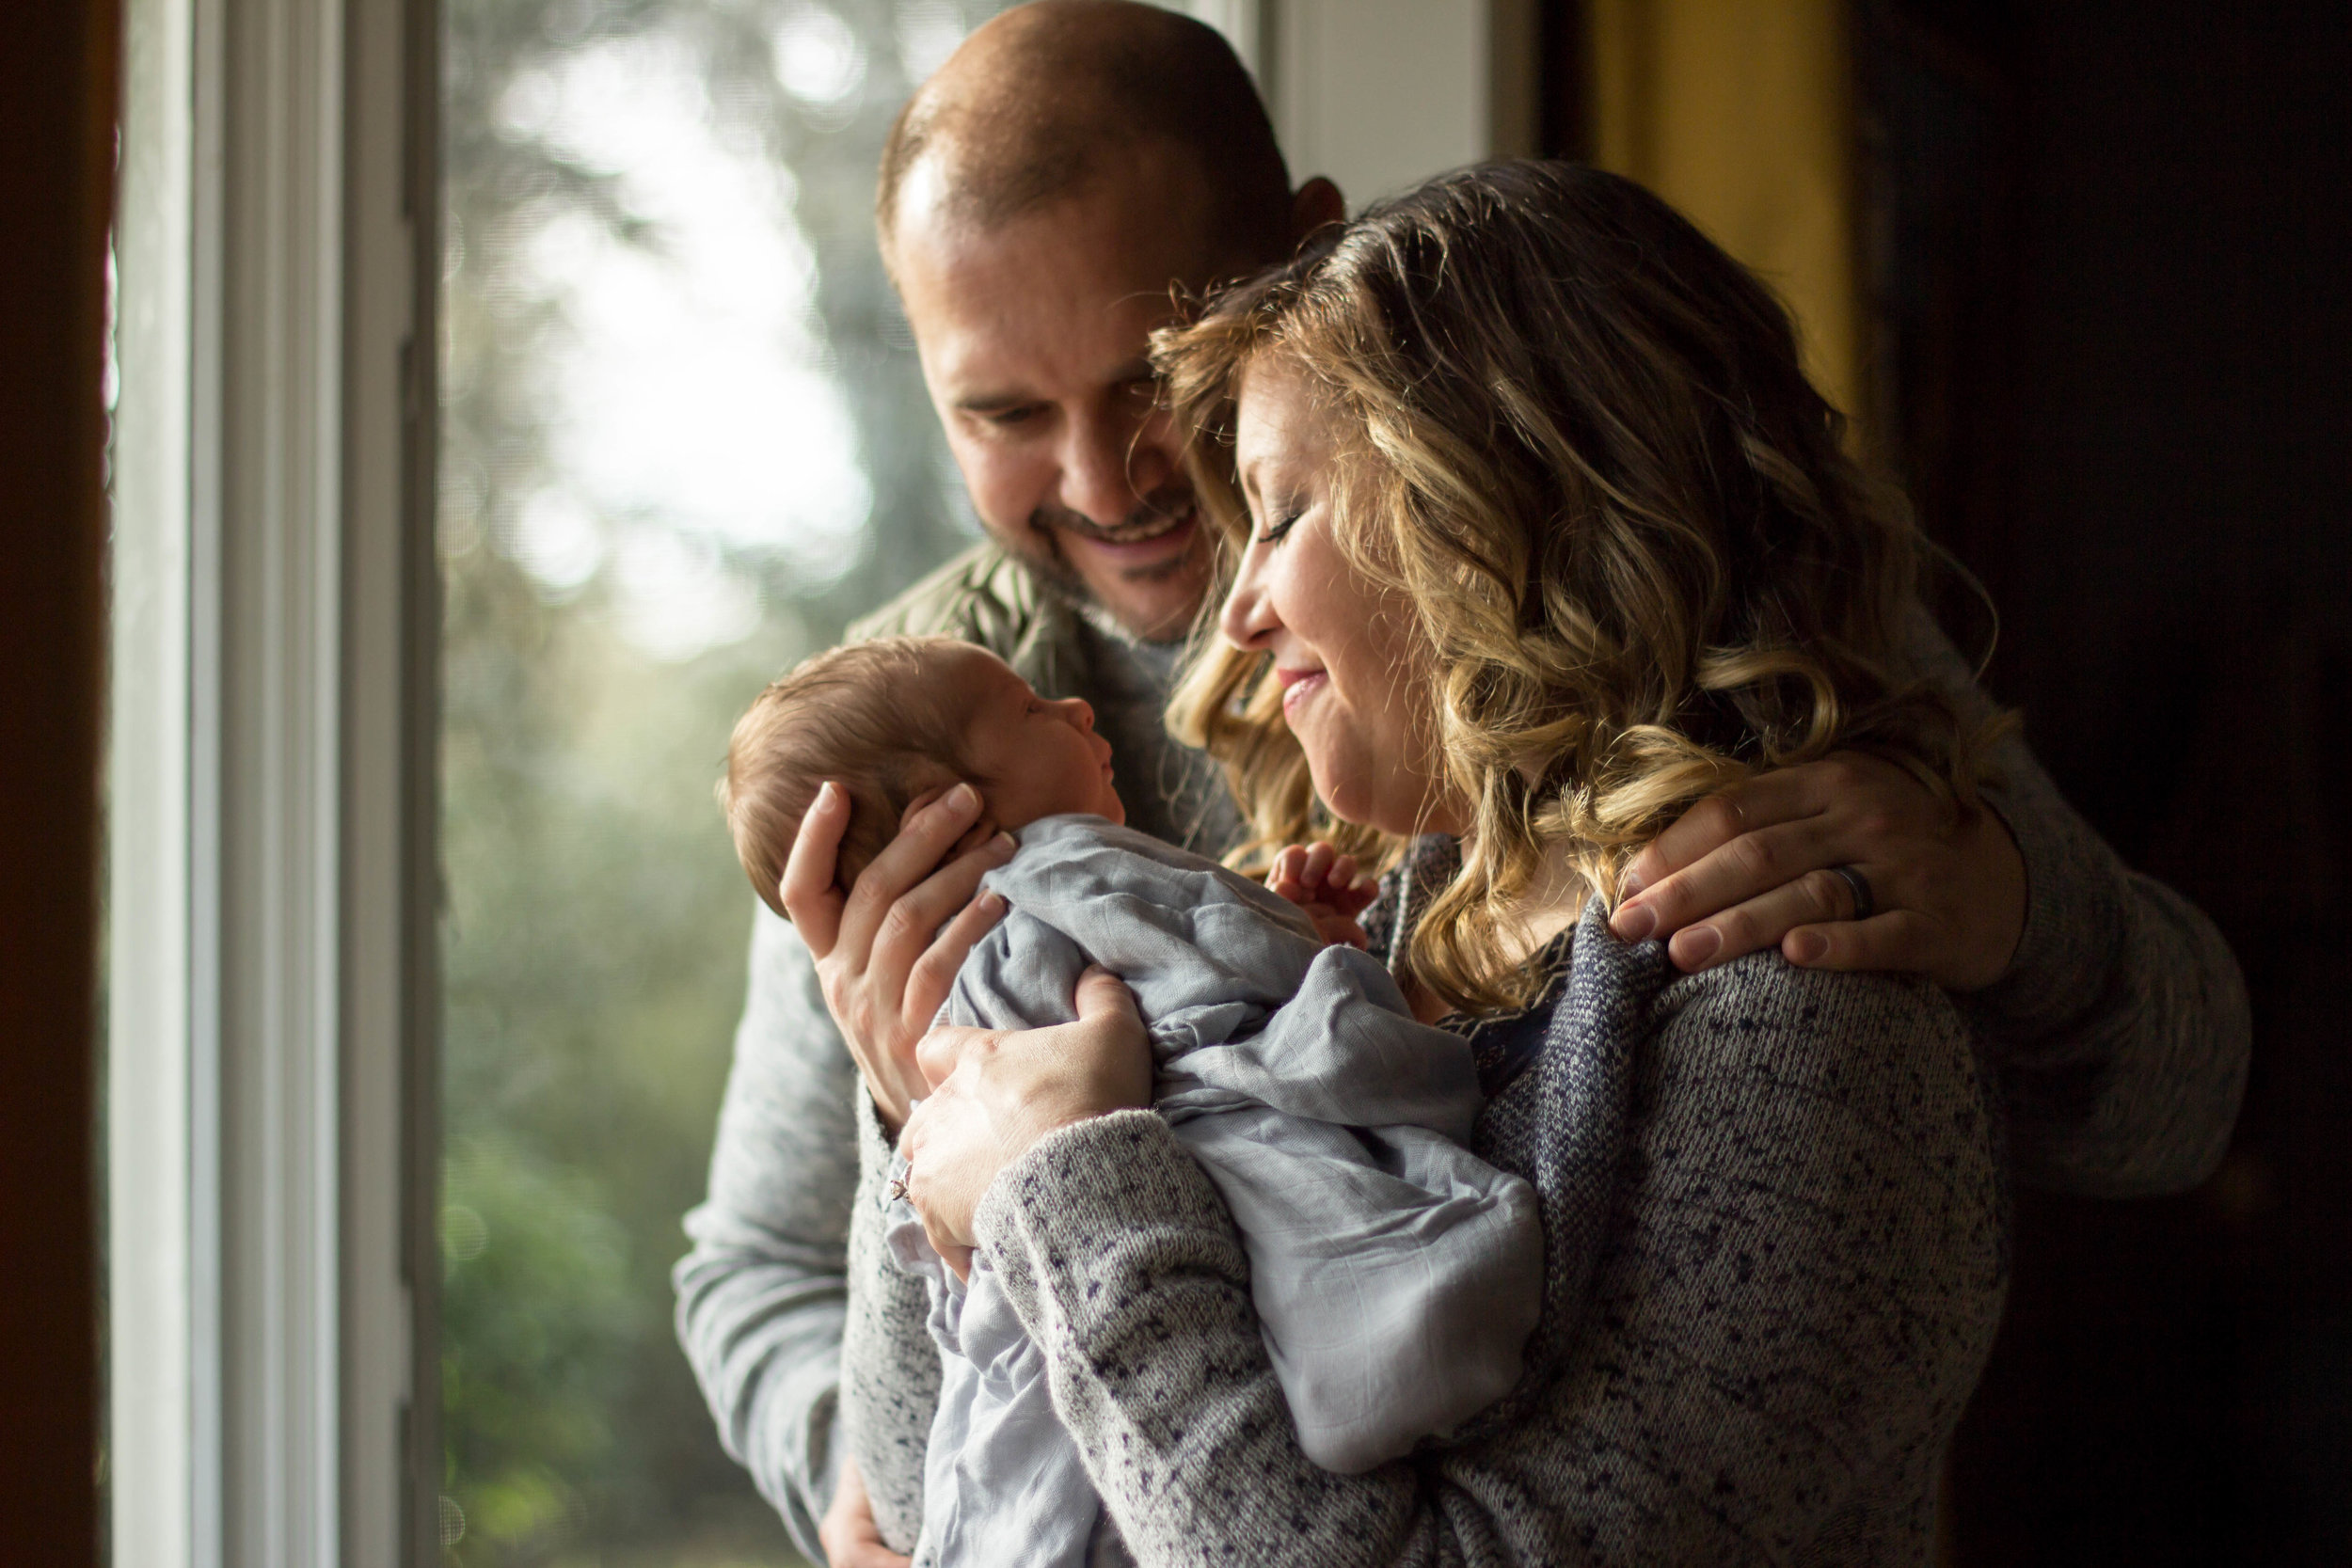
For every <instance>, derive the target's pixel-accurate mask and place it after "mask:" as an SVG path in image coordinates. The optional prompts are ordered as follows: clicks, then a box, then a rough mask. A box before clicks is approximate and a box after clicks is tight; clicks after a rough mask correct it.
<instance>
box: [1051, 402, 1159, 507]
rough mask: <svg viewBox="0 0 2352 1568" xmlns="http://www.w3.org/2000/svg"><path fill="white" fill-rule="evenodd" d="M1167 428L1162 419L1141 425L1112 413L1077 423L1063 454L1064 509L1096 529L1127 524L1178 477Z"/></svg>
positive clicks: (1144, 421) (1062, 492)
mask: <svg viewBox="0 0 2352 1568" xmlns="http://www.w3.org/2000/svg"><path fill="white" fill-rule="evenodd" d="M1168 428H1169V421H1168V419H1167V418H1166V417H1165V416H1163V415H1159V414H1153V415H1152V416H1150V417H1148V418H1146V419H1144V420H1140V421H1138V420H1133V419H1121V418H1117V417H1114V416H1113V415H1111V414H1107V413H1105V414H1098V415H1096V416H1095V417H1093V418H1091V419H1087V420H1072V421H1071V423H1070V427H1069V436H1068V437H1067V440H1066V443H1065V445H1064V448H1063V451H1062V464H1061V496H1060V500H1061V504H1062V505H1064V506H1066V507H1068V508H1069V509H1070V510H1071V511H1073V512H1075V513H1077V514H1078V515H1081V516H1083V517H1085V518H1086V519H1087V520H1088V521H1089V522H1091V523H1093V524H1094V525H1095V526H1096V527H1097V528H1118V527H1120V525H1122V524H1124V523H1126V522H1127V521H1128V520H1129V519H1131V518H1132V517H1134V515H1136V511H1137V509H1138V508H1140V507H1141V506H1142V505H1143V503H1144V501H1145V500H1146V499H1149V498H1150V496H1151V495H1152V492H1153V491H1154V490H1157V489H1158V488H1160V486H1162V485H1163V484H1166V483H1168V476H1169V475H1170V474H1171V473H1173V472H1174V471H1175V460H1174V457H1173V454H1171V453H1170V452H1169V451H1168V441H1167V440H1166V439H1165V437H1166V436H1167V434H1168Z"/></svg>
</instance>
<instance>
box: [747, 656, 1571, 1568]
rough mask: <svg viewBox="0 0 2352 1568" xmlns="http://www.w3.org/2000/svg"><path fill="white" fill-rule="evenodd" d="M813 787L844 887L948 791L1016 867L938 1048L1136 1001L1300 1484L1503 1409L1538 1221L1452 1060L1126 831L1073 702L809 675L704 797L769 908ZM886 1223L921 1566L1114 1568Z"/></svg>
mask: <svg viewBox="0 0 2352 1568" xmlns="http://www.w3.org/2000/svg"><path fill="white" fill-rule="evenodd" d="M828 779H831V780H833V781H834V782H835V783H837V784H841V785H842V786H843V787H844V788H845V789H846V790H847V791H848V793H849V795H850V800H851V806H852V809H851V816H850V828H849V831H848V833H847V834H846V836H845V837H844V840H843V845H842V853H841V861H840V865H841V871H840V878H841V880H842V881H843V882H844V883H845V884H847V883H849V882H850V881H853V880H854V879H855V876H856V872H857V870H858V869H860V868H862V867H863V865H864V864H865V863H866V861H868V860H870V859H871V858H872V856H873V855H874V854H875V853H877V852H878V851H879V850H880V849H881V848H882V846H883V845H884V844H886V843H887V842H888V841H889V837H890V835H891V834H892V833H893V832H895V831H896V830H897V827H898V822H899V820H900V817H901V816H902V814H903V813H904V812H905V810H906V808H907V807H908V805H909V804H911V803H912V802H913V801H914V800H917V799H919V798H920V797H921V796H922V795H923V794H925V793H926V792H928V791H930V790H932V789H935V788H938V787H939V786H941V785H944V784H951V783H953V782H954V781H956V780H958V779H964V780H969V781H970V782H971V783H972V784H974V785H975V786H976V787H977V789H978V790H979V791H980V794H981V796H982V798H983V800H985V801H986V803H987V806H988V810H989V812H990V815H991V816H993V818H994V820H995V821H996V822H997V824H998V825H999V826H1000V827H1002V828H1004V829H1005V830H1007V831H1008V832H1011V833H1013V834H1014V836H1015V837H1016V838H1017V840H1018V841H1019V845H1020V847H1019V850H1018V852H1016V853H1015V854H1014V856H1013V858H1012V859H1011V861H1010V862H1009V863H1007V864H1005V865H1003V866H1001V867H999V868H998V869H996V870H995V871H993V872H991V873H989V875H988V877H987V878H986V879H985V881H984V885H986V886H989V887H992V888H993V889H994V890H995V891H996V892H997V893H999V894H1000V895H1003V896H1004V898H1005V900H1006V902H1007V903H1008V904H1009V906H1010V908H1009V912H1008V913H1007V914H1006V916H1005V918H1004V919H1003V920H1002V921H1000V922H999V923H998V924H997V925H996V927H994V928H993V930H991V931H990V932H989V933H988V935H987V936H985V937H984V938H983V939H982V940H981V941H980V942H979V944H978V945H977V947H975V948H974V950H973V952H972V954H971V957H970V958H967V959H966V960H965V961H964V964H963V967H962V969H961V972H960V973H959V974H958V975H957V979H956V984H955V988H954V990H953V992H952V994H951V995H950V997H949V1000H948V1003H947V1008H946V1017H947V1019H948V1021H949V1022H955V1023H959V1024H967V1025H977V1026H979V1027H983V1028H997V1029H1022V1028H1031V1027H1036V1026H1039V1025H1043V1024H1051V1023H1061V1022H1069V1020H1070V1019H1071V1018H1072V1017H1073V1006H1072V997H1073V991H1074V990H1075V987H1076V984H1077V980H1078V976H1079V974H1080V973H1081V972H1082V971H1083V970H1084V969H1085V968H1086V966H1087V965H1088V964H1089V963H1090V962H1091V963H1100V964H1102V965H1103V966H1104V968H1106V969H1108V970H1110V971H1111V972H1112V973H1113V974H1118V975H1119V976H1120V978H1121V979H1123V980H1124V981H1125V982H1126V983H1127V985H1128V987H1129V988H1130V989H1131V990H1133V991H1134V992H1135V996H1136V1006H1137V1009H1138V1011H1139V1012H1140V1013H1141V1016H1142V1018H1143V1021H1144V1024H1145V1027H1146V1030H1147V1033H1148V1035H1149V1037H1150V1040H1151V1044H1152V1053H1153V1055H1154V1057H1155V1059H1156V1061H1157V1064H1158V1076H1157V1082H1156V1085H1155V1089H1154V1095H1153V1108H1154V1109H1155V1110H1157V1111H1158V1112H1159V1113H1160V1114H1161V1115H1162V1116H1164V1117H1167V1118H1168V1122H1169V1123H1170V1124H1171V1126H1172V1127H1173V1128H1174V1130H1175V1132H1176V1133H1177V1135H1178V1136H1179V1137H1180V1138H1182V1139H1183V1140H1184V1143H1185V1144H1186V1146H1187V1147H1188V1148H1190V1149H1191V1150H1192V1152H1193V1155H1194V1157H1195V1158H1197V1159H1198V1160H1199V1161H1200V1165H1201V1168H1202V1169H1203V1170H1204V1171H1205V1172H1207V1174H1208V1176H1209V1178H1210V1180H1212V1181H1214V1182H1215V1183H1216V1188H1217V1191H1218V1192H1219V1194H1220V1195H1221V1196H1223V1197H1224V1199H1225V1202H1226V1204H1227V1206H1228V1207H1229V1208H1231V1209H1232V1212H1233V1219H1234V1223H1235V1225H1236V1226H1237V1227H1238V1228H1239V1230H1240V1233H1241V1236H1242V1239H1243V1242H1244V1243H1245V1244H1246V1245H1247V1247H1248V1254H1249V1261H1250V1289H1251V1293H1252V1296H1253V1298H1254V1300H1255V1303H1256V1306H1257V1310H1258V1317H1259V1320H1260V1323H1261V1324H1262V1325H1263V1331H1264V1335H1265V1343H1266V1353H1267V1355H1268V1356H1269V1357H1270V1359H1271V1361H1272V1363H1273V1366H1274V1370H1275V1372H1276V1375H1277V1377H1278V1378H1279V1381H1280V1383H1281V1386H1282V1390H1283V1393H1284V1395H1285V1397H1286V1398H1287V1400H1288V1402H1289V1404H1290V1410H1291V1416H1292V1419H1293V1420H1294V1421H1295V1423H1296V1426H1297V1429H1298V1438H1299V1444H1300V1446H1301V1448H1302V1449H1304V1451H1305V1452H1306V1453H1307V1455H1308V1456H1309V1457H1310V1458H1311V1459H1313V1460H1314V1461H1315V1462H1316V1463H1318V1464H1320V1465H1324V1466H1325V1467H1327V1468H1328V1469H1333V1470H1339V1471H1359V1470H1364V1469H1369V1468H1371V1467H1372V1466H1373V1465H1377V1464H1380V1463H1381V1462H1382V1461H1384V1460H1388V1459H1391V1458H1394V1457H1395V1456H1397V1455H1399V1454H1401V1453H1404V1452H1405V1451H1406V1450H1407V1449H1410V1448H1411V1447H1412V1446H1413V1444H1414V1443H1415V1442H1416V1441H1418V1440H1419V1439H1420V1438H1422V1437H1423V1436H1427V1435H1429V1434H1432V1433H1442V1432H1445V1431H1448V1430H1450V1429H1451V1428H1453V1427H1454V1426H1456V1425H1458V1424H1459V1423H1460V1422H1461V1421H1462V1420H1464V1419H1465V1418H1468V1417H1470V1415H1472V1414H1474V1413H1475V1412H1477V1411H1478V1410H1480V1409H1481V1408H1483V1407H1484V1406H1486V1404H1488V1403H1490V1402H1493V1401H1494V1400H1496V1399H1497V1398H1499V1397H1501V1396H1502V1394H1503V1393H1504V1392H1505V1391H1507V1390H1508V1389H1509V1388H1510V1387H1511V1386H1512V1384H1513V1383H1515V1382H1516V1381H1517V1380H1518V1374H1519V1356H1520V1351H1521V1348H1522V1346H1523V1344H1524V1342H1525V1340H1526V1338H1527V1336H1528V1334H1529V1333H1530V1332H1531V1331H1532V1330H1533V1329H1534V1325H1535V1318H1536V1310H1537V1292H1538V1291H1539V1289H1540V1286H1541V1281H1542V1275H1543V1234H1542V1230H1541V1227H1540V1226H1539V1224H1538V1222H1537V1219H1536V1212H1535V1200H1534V1192H1533V1190H1532V1189H1531V1188H1529V1186H1528V1185H1527V1183H1526V1182H1524V1181H1522V1180H1519V1179H1518V1178H1517V1177H1514V1176H1508V1175H1505V1174H1503V1173H1502V1172H1501V1171H1498V1170H1496V1169H1494V1168H1493V1167H1492V1166H1490V1165H1487V1164H1485V1163H1484V1162H1483V1161H1480V1160H1478V1159H1476V1158H1474V1157H1473V1156H1472V1155H1471V1154H1470V1152H1469V1151H1468V1150H1467V1149H1466V1148H1463V1147H1462V1146H1463V1145H1465V1144H1466V1143H1467V1142H1468V1141H1469V1139H1470V1123H1471V1120H1472V1118H1473V1117H1475V1116H1476V1114H1477V1112H1478V1109H1479V1105H1480V1100H1479V1094H1478V1086H1477V1077H1476V1074H1475V1072H1474V1070H1473V1069H1472V1066H1471V1060H1470V1049H1469V1047H1468V1046H1467V1045H1466V1044H1465V1043H1464V1042H1463V1041H1462V1040H1461V1039H1460V1038H1459V1037H1455V1036H1454V1035H1451V1034H1448V1033H1446V1032H1445V1031H1443V1030H1439V1029H1433V1028H1430V1027H1428V1026H1426V1025H1424V1024H1422V1023H1420V1022H1416V1021H1415V1020H1414V1018H1413V1016H1412V1014H1411V1011H1410V1010H1409V1009H1408V1008H1407V1007H1406V1003H1405V999H1404V997H1403V995H1402V994H1401V992H1400V991H1399V990H1398V989H1397V985H1396V982H1395V980H1394V979H1393V978H1392V977H1391V975H1390V974H1389V973H1388V972H1387V971H1386V970H1385V969H1383V968H1382V967H1381V966H1380V965H1379V963H1378V962H1376V961H1375V960H1374V959H1373V958H1370V957H1369V956H1367V955H1366V954H1364V953H1361V952H1359V951H1357V950H1356V949H1355V948H1352V947H1347V946H1343V945H1326V944H1325V943H1324V942H1322V941H1321V940H1320V939H1319V938H1318V937H1317V935H1316V933H1315V929H1314V927H1313V925H1312V923H1311V922H1310V921H1309V920H1308V919H1307V917H1306V916H1305V915H1304V914H1303V913H1302V912H1301V911H1298V910H1297V909H1296V908H1295V907H1294V906H1293V905H1291V904H1289V903H1288V902H1286V901H1285V900H1283V899H1282V898H1280V897H1278V896H1277V895H1274V894H1272V893H1270V892H1268V891H1267V890H1265V889H1264V888H1263V887H1260V886H1258V885H1257V884H1256V883H1254V882H1251V881H1250V880H1248V879H1246V878H1243V877H1240V876H1238V875H1236V874H1234V873H1232V872H1231V871H1228V870H1226V869H1224V868H1223V867H1221V866H1219V865H1217V864H1216V863H1213V862H1210V861H1207V860H1203V859H1201V858H1200V856H1198V855H1193V854H1188V853H1186V852H1184V851H1183V850H1180V849H1176V848H1172V847H1169V846H1168V845H1165V844H1162V843H1160V842H1158V841H1157V840H1155V839H1152V838H1150V837H1147V836H1145V835H1144V834H1142V833H1138V832H1131V831H1129V830H1128V829H1126V828H1124V827H1122V826H1121V825H1120V824H1121V823H1122V822H1123V821H1124V819H1125V811H1124V808H1123V807H1122V806H1121V805H1120V800H1119V795H1118V792H1117V791H1116V790H1115V789H1114V788H1113V787H1112V784H1111V770H1110V746H1109V744H1108V742H1106V741H1104V739H1103V738H1102V737H1101V736H1097V735H1096V734H1095V733H1094V728H1093V715H1092V713H1091V711H1090V710H1089V708H1088V706H1087V705H1086V704H1085V703H1084V702H1081V701H1078V700H1076V699H1074V698H1073V699H1070V700H1067V701H1061V702H1049V701H1046V700H1044V699H1042V698H1040V697H1039V696H1038V695H1037V693H1036V692H1035V691H1033V690H1032V689H1030V688H1029V685H1028V683H1027V682H1026V681H1025V680H1023V679H1022V678H1021V676H1020V675H1018V674H1017V673H1014V672H1013V670H1012V669H1011V667H1010V666H1009V665H1007V664H1006V663H1005V662H1004V661H1003V660H1001V659H999V658H997V657H995V656H994V655H993V654H991V653H989V652H987V651H986V650H984V649H981V648H977V647H975V646H973V645H972V644H969V643H964V642H958V641H951V640H948V639H945V638H892V639H884V640H882V641H874V642H866V643H859V644H856V645H853V646H850V647H847V648H840V649H835V650H834V651H833V652H831V653H828V654H823V655H819V656H818V657H816V658H813V659H810V660H809V661H807V662H806V663H804V664H803V665H802V666H800V668H798V669H797V670H795V671H793V672H792V673H790V674H788V675H787V676H785V677H784V678H783V679H782V680H780V681H778V682H776V683H775V684H774V685H773V686H771V687H770V688H769V689H767V690H766V691H764V692H763V693H761V695H760V697H759V700H758V701H757V702H756V703H755V704H754V705H753V706H752V708H751V711H750V712H748V713H746V714H745V715H744V717H743V719H742V721H740V722H739V724H738V725H737V726H736V731H735V736H734V739H733V741H732V742H731V744H730V746H729V748H728V756H727V781H726V784H725V785H724V787H723V800H724V802H725V805H726V810H727V817H728V822H729V825H730V827H731V828H732V829H733V831H734V834H735V840H736V846H737V848H738V850H739V853H740V855H741V857H742V861H743V864H744V868H745V870H746V871H747V872H749V873H750V876H751V879H752V881H753V883H754V885H755V886H756V887H757V888H758V889H759V892H760V895H761V896H763V897H764V898H766V899H767V900H768V901H769V902H770V904H771V905H773V904H775V903H776V900H777V896H778V895H777V884H778V881H779V879H780V877H781V874H782V870H783V866H784V861H785V856H786V855H787V853H788V852H789V850H790V847H791V844H792V839H793V835H794V834H795V832H797V831H798V829H799V824H800V819H801V817H802V816H803V814H804V813H805V812H806V811H807V809H808V807H809V805H810V803H811V802H812V801H813V800H815V798H816V794H817V790H818V785H819V784H822V783H823V782H824V781H826V780H828ZM892 1209H893V1212H892V1214H891V1215H890V1221H891V1227H890V1243H891V1247H892V1250H893V1253H894V1255H895V1256H896V1258H897V1259H898V1262H899V1264H900V1265H901V1266H903V1267H905V1268H907V1269H909V1270H911V1271H914V1272H915V1273H917V1274H919V1275H922V1276H923V1277H924V1278H925V1280H926V1281H927V1284H928V1290H929V1295H930V1331H931V1335H932V1338H934V1339H935V1340H936V1341H937V1343H938V1346H939V1349H940V1352H941V1367H942V1376H941V1386H940V1397H939V1406H938V1410H937V1412H936V1414H935V1416H934V1417H933V1418H932V1421H931V1426H930V1441H929V1444H928V1446H927V1448H926V1449H925V1455H924V1481H923V1524H922V1532H921V1536H920V1538H919V1540H918V1542H917V1543H916V1547H915V1560H916V1562H917V1563H918V1564H923V1563H949V1564H963V1563H970V1564H990V1563H999V1562H1016V1561H1017V1562H1024V1563H1059V1564H1068V1565H1070V1568H1079V1565H1082V1564H1086V1563H1088V1562H1089V1561H1095V1562H1100V1561H1103V1560H1120V1559H1123V1557H1124V1555H1125V1554H1124V1553H1123V1551H1121V1550H1120V1548H1119V1546H1118V1543H1117V1536H1116V1532H1115V1531H1113V1530H1111V1529H1110V1528H1109V1525H1108V1522H1107V1520H1105V1519H1104V1517H1103V1514H1102V1509H1101V1505H1100V1503H1099V1502H1098V1500H1097V1498H1096V1496H1095V1493H1094V1490H1093V1487H1092V1485H1091V1484H1090V1483H1089V1481H1088V1480H1087V1477H1086V1473H1085V1471H1084V1469H1083V1468H1082V1466H1081V1465H1080V1463H1079V1456H1078V1451H1077V1448H1076V1445H1075V1444H1074V1443H1073V1441H1072V1440H1071V1438H1070V1436H1069V1435H1068V1433H1066V1432H1064V1431H1063V1430H1062V1428H1061V1426H1060V1424H1059V1423H1058V1422H1057V1420H1056V1419H1055V1418H1054V1414H1053V1407H1052V1402H1051V1400H1050V1398H1049V1397H1048V1394H1047V1391H1046V1376H1045V1367H1044V1363H1043V1360H1042V1358H1041V1355H1040V1354H1039V1353H1038V1351H1037V1349H1036V1347H1035V1346H1034V1345H1032V1344H1031V1343H1030V1342H1029V1340H1028V1338H1027V1337H1026V1335H1025V1332H1024V1331H1023V1329H1022V1327H1021V1324H1020V1323H1019V1322H1018V1320H1017V1319H1016V1318H1015V1317H1014V1315H1013V1313H1012V1310H1011V1307H1010V1305H1009V1302H1008V1300H1007V1298H1006V1296H1005V1294H1004V1293H1003V1291H1001V1289H999V1288H998V1287H997V1285H996V1284H995V1282H994V1279H993V1270H992V1268H991V1266H990V1263H989V1259H988V1257H987V1254H986V1252H985V1250H982V1251H980V1252H978V1253H976V1254H975V1255H974V1256H973V1258H972V1259H971V1269H970V1278H969V1280H968V1282H967V1281H965V1280H961V1279H958V1278H957V1277H956V1276H955V1275H953V1274H952V1273H950V1272H949V1271H948V1270H947V1269H946V1268H945V1267H944V1266H943V1264H942V1263H941V1260H940V1259H939V1258H938V1255H937V1254H936V1253H934V1252H933V1251H932V1250H931V1248H930V1244H929V1243H928V1242H927V1241H926V1240H925V1238H924V1235H923V1230H922V1226H921V1223H920V1222H919V1221H918V1220H917V1219H916V1218H915V1217H914V1213H913V1212H912V1210H911V1209H909V1208H908V1206H907V1205H906V1203H905V1200H904V1199H903V1198H897V1199H894V1200H893V1201H892Z"/></svg>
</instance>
